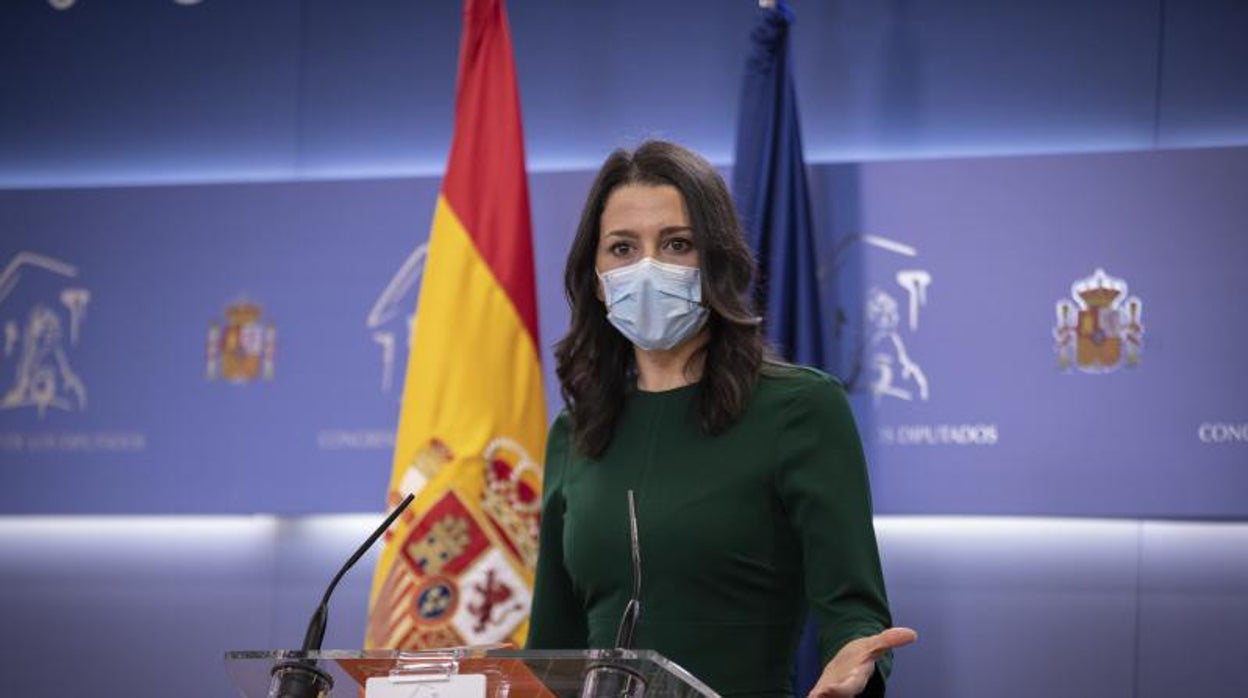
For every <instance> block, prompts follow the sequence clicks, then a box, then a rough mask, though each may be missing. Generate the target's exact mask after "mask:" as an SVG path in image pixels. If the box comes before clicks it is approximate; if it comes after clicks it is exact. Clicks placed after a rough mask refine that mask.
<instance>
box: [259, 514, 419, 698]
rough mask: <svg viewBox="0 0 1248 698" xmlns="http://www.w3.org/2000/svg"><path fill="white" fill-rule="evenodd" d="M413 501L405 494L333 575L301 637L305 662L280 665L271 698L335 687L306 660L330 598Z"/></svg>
mask: <svg viewBox="0 0 1248 698" xmlns="http://www.w3.org/2000/svg"><path fill="white" fill-rule="evenodd" d="M415 498H416V495H415V494H408V495H407V496H406V497H404V498H403V501H402V502H399V505H398V506H396V507H395V508H394V511H392V512H390V515H389V516H387V517H386V520H385V521H382V522H381V525H380V526H378V527H377V529H376V530H374V531H373V533H372V535H370V536H369V537H368V539H367V540H365V541H364V542H363V543H362V544H361V545H360V547H358V548H356V550H355V552H354V553H353V554H352V555H351V557H350V558H349V559H348V560H347V562H346V564H344V565H343V566H342V569H340V570H338V574H336V575H334V578H333V580H332V581H331V582H330V583H329V588H327V589H326V590H325V596H323V597H321V604H320V605H319V606H317V607H316V610H315V611H314V612H313V613H312V619H311V620H309V621H308V630H307V632H306V633H304V635H303V647H302V648H300V650H299V653H300V654H302V655H303V657H304V658H303V659H297V660H291V661H286V662H281V663H280V664H277V665H276V666H274V667H273V671H272V672H270V673H271V675H272V676H273V681H272V683H271V684H270V688H269V697H270V698H318V696H327V695H329V691H330V689H332V688H333V687H334V679H333V677H332V676H330V675H329V674H328V673H326V672H325V671H324V670H322V669H321V668H320V667H318V666H317V665H316V660H315V659H308V658H307V655H308V654H309V653H311V652H318V651H320V649H321V642H322V641H324V639H325V626H326V624H327V623H328V621H329V597H330V596H331V595H332V594H333V593H334V589H335V588H336V587H337V586H338V580H340V579H342V576H343V575H344V574H346V573H347V570H349V569H351V567H352V566H353V565H355V563H357V562H359V560H360V558H361V557H364V553H366V552H368V549H369V548H371V547H372V546H373V543H376V542H377V539H378V538H380V537H381V534H383V533H385V532H386V529H387V528H390V524H392V523H394V520H395V519H397V518H399V514H402V513H403V511H404V510H405V509H407V507H408V505H409V504H411V503H412V500H413V499H415Z"/></svg>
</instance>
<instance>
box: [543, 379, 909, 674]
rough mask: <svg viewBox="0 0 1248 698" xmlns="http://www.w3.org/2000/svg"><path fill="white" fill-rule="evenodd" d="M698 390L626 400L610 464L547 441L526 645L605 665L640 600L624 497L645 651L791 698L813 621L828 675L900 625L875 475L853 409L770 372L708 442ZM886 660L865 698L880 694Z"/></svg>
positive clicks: (831, 393)
mask: <svg viewBox="0 0 1248 698" xmlns="http://www.w3.org/2000/svg"><path fill="white" fill-rule="evenodd" d="M698 389H699V386H698V384H693V385H689V386H686V387H683V388H677V389H675V390H669V391H665V392H657V393H649V392H642V391H635V392H633V393H632V394H631V395H629V397H628V399H627V402H626V404H625V406H624V410H623V414H622V416H621V418H620V421H619V423H618V425H617V426H616V429H615V434H614V437H613V439H612V441H611V444H610V446H609V447H608V448H607V450H606V452H605V453H604V454H603V456H602V457H601V458H598V459H589V458H586V457H584V456H581V455H580V454H578V453H576V452H575V449H574V448H573V445H572V431H571V425H570V423H569V418H568V415H567V414H566V413H565V414H563V415H561V416H560V417H559V419H558V420H556V422H555V424H554V426H553V427H552V428H551V431H550V438H549V441H548V446H547V454H546V466H545V467H546V471H545V481H544V483H543V495H542V527H541V549H540V552H539V559H538V565H537V582H536V589H535V594H534V601H533V610H532V616H531V623H532V624H531V626H530V630H529V641H528V646H529V647H530V648H532V649H580V648H608V647H612V646H613V645H614V643H615V634H616V630H617V628H618V626H619V621H620V616H621V614H622V613H623V610H624V605H625V603H626V602H627V601H628V599H629V596H630V594H631V592H632V564H631V558H630V554H629V534H628V503H627V494H626V492H627V491H628V490H630V489H631V490H634V492H635V496H636V503H637V519H638V528H639V539H640V547H641V571H642V575H641V577H642V583H641V619H640V624H639V626H638V628H637V638H636V642H635V646H636V647H637V648H639V649H653V650H656V651H658V652H659V653H660V654H663V655H664V656H666V657H667V658H669V659H671V660H673V661H675V662H676V663H677V664H680V665H681V666H683V667H684V668H685V669H687V670H688V671H689V672H690V673H692V674H693V675H694V676H697V677H698V678H700V679H701V680H702V681H704V682H705V683H706V684H707V685H709V686H710V687H711V688H713V689H715V690H716V691H717V692H719V693H721V694H756V695H763V694H769V695H789V694H791V693H792V675H793V666H794V657H795V654H796V649H797V644H798V638H799V634H800V631H801V628H802V624H803V622H804V619H805V618H806V614H807V610H808V609H809V610H810V611H812V612H813V614H814V617H815V619H816V621H817V623H818V627H819V640H820V643H819V644H820V651H821V654H822V658H823V662H824V663H825V664H826V662H827V661H828V660H829V659H831V657H832V656H833V655H834V654H835V653H836V651H837V650H839V649H840V648H841V646H842V645H844V644H845V643H846V642H848V641H849V640H852V639H854V638H856V637H862V636H866V635H873V634H875V633H878V632H880V631H881V630H883V629H885V628H887V627H889V626H890V625H891V619H890V617H889V612H888V602H887V600H886V598H885V594H884V581H883V577H882V575H881V572H880V561H879V553H878V551H877V549H876V542H875V532H874V528H873V526H872V523H871V496H870V491H869V487H868V483H867V470H866V464H865V461H864V458H863V455H862V447H861V444H860V442H859V439H858V432H857V429H856V428H855V426H854V419H853V415H852V413H851V412H850V409H849V404H848V402H847V401H846V398H845V392H844V390H843V389H842V388H841V386H840V384H839V383H837V382H836V381H835V379H833V378H831V377H829V376H827V375H826V374H823V373H820V372H818V371H815V370H813V369H805V368H787V367H769V368H767V369H765V371H764V375H763V377H762V378H760V380H759V382H758V386H757V388H756V390H755V393H754V396H753V397H752V398H751V400H750V403H749V405H748V407H747V409H746V411H745V413H744V414H743V415H742V417H741V419H740V420H739V421H738V422H737V424H736V425H734V426H733V427H732V428H731V429H729V430H728V431H726V432H725V433H723V434H721V435H719V436H715V437H708V436H706V435H704V434H702V433H701V431H700V429H699V427H698V425H697V421H696V415H695V414H694V412H693V408H692V405H693V402H694V397H695V396H696V393H697V391H698ZM890 663H891V656H886V657H885V658H883V659H882V660H881V661H880V662H878V663H877V671H876V675H875V676H874V677H873V678H872V680H871V684H870V686H869V687H868V691H867V693H866V694H864V695H870V694H877V695H878V694H882V690H883V677H884V676H886V675H887V673H888V669H889V665H890Z"/></svg>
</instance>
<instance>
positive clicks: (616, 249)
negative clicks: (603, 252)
mask: <svg viewBox="0 0 1248 698" xmlns="http://www.w3.org/2000/svg"><path fill="white" fill-rule="evenodd" d="M632 249H633V246H632V245H630V244H629V243H627V242H616V243H612V245H611V246H610V247H608V248H607V250H608V251H609V252H611V254H613V255H615V256H616V257H623V256H624V255H626V254H628V253H629V252H630V251H631V250H632Z"/></svg>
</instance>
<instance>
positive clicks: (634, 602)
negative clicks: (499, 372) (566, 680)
mask: <svg viewBox="0 0 1248 698" xmlns="http://www.w3.org/2000/svg"><path fill="white" fill-rule="evenodd" d="M628 543H629V552H630V553H631V554H632V559H633V594H632V597H631V598H629V600H628V603H627V604H625V606H624V615H623V616H621V617H620V627H619V630H617V631H616V634H615V651H616V652H617V653H618V652H619V651H621V650H631V649H633V641H634V639H635V635H636V631H637V622H638V620H639V619H640V618H641V543H640V541H639V540H638V536H637V501H636V498H635V497H634V496H633V491H632V490H629V491H628ZM645 694H646V680H645V679H644V678H642V676H641V674H639V673H637V672H636V671H634V670H633V669H631V668H630V667H627V666H625V665H624V664H622V663H620V662H618V661H617V662H610V661H608V662H602V663H596V664H591V665H590V666H589V668H588V669H586V670H585V683H584V685H582V686H581V698H608V697H609V698H642V696H644V695H645Z"/></svg>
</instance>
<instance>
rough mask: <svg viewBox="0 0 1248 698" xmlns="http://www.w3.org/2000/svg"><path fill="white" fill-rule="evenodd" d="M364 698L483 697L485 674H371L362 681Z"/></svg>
mask: <svg viewBox="0 0 1248 698" xmlns="http://www.w3.org/2000/svg"><path fill="white" fill-rule="evenodd" d="M364 698H485V676H484V675H483V674H464V675H455V676H448V677H446V678H436V679H424V680H421V681H413V680H411V679H404V678H402V677H399V678H395V677H389V676H374V677H373V678H371V679H368V680H367V681H365V682H364Z"/></svg>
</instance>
